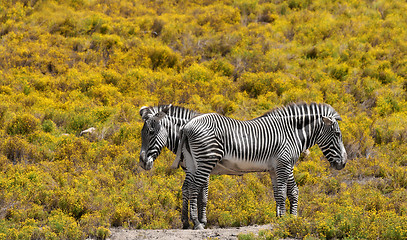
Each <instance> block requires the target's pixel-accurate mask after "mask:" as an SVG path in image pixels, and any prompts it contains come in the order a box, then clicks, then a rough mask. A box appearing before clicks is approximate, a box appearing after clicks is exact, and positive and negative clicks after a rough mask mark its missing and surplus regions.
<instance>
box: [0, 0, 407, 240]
mask: <svg viewBox="0 0 407 240" xmlns="http://www.w3.org/2000/svg"><path fill="white" fill-rule="evenodd" d="M0 42H1V44H0V173H1V174H0V239H85V238H87V237H93V238H100V239H104V238H106V236H108V235H109V228H111V227H124V228H143V229H150V228H181V220H180V207H181V185H182V182H183V178H184V176H185V174H184V172H183V171H182V170H180V169H179V170H176V171H174V170H170V169H169V166H170V164H171V163H172V161H173V159H174V158H175V155H174V154H173V153H171V152H169V151H168V150H164V151H163V152H162V154H161V155H160V157H159V158H158V159H157V160H156V162H155V165H154V168H153V169H152V170H151V171H144V170H142V169H141V168H140V167H139V166H138V157H139V151H140V145H141V136H140V131H141V127H142V125H143V122H142V120H141V118H140V116H139V109H140V107H141V106H144V105H147V106H153V105H159V104H168V103H172V104H173V105H178V106H183V107H187V108H191V109H194V110H196V111H199V112H203V113H205V112H218V113H221V114H224V115H226V116H229V117H233V118H237V119H240V120H247V119H251V118H254V117H257V116H259V115H262V114H264V113H265V112H267V111H268V110H270V109H273V108H274V107H277V106H282V105H285V104H288V103H291V102H300V101H304V102H325V103H328V104H330V105H332V106H333V107H334V108H335V109H336V110H337V112H339V113H340V115H341V116H342V119H343V121H342V122H340V127H341V130H342V133H343V138H344V139H343V140H344V144H345V147H346V149H347V152H348V156H349V161H348V164H347V166H346V167H345V169H343V170H341V171H336V170H333V169H330V168H329V163H328V162H327V161H326V159H325V158H324V157H323V155H322V153H321V151H320V150H319V148H318V147H317V146H315V147H313V148H312V149H310V152H311V153H310V154H309V155H307V156H303V157H302V158H301V159H300V161H299V163H298V164H297V166H296V167H295V169H294V174H295V178H296V181H297V183H298V185H299V188H300V195H299V217H298V218H293V217H291V216H286V217H283V218H276V217H275V202H274V199H273V197H272V187H271V181H270V178H269V176H268V174H267V173H258V174H247V175H244V176H242V177H231V176H211V180H210V184H209V204H208V225H209V227H213V226H220V227H227V226H244V225H250V224H264V223H273V224H274V226H275V228H273V230H270V231H263V232H261V233H260V236H259V238H260V239H273V238H281V237H288V236H291V237H299V238H304V237H306V238H310V239H311V238H322V239H331V238H364V239H378V238H379V239H406V238H407V190H406V188H407V127H406V126H407V3H406V1H398V0H386V1H384V0H377V1H375V0H334V1H327V0H314V1H310V0H288V1H283V0H272V1H265V0H226V1H216V0H200V1H198V0H192V1H186V0H156V1H149V0H122V1H118V0H117V1H115V0H21V1H19V0H0ZM90 127H95V128H96V131H95V132H94V133H93V134H86V135H83V136H80V135H79V133H80V132H81V131H83V130H85V129H88V128H90ZM240 238H241V239H251V238H254V235H251V234H248V235H242V236H240Z"/></svg>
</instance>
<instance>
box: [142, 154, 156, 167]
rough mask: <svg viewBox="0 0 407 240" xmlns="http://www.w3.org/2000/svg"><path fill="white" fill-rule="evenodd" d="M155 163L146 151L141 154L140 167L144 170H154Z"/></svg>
mask: <svg viewBox="0 0 407 240" xmlns="http://www.w3.org/2000/svg"><path fill="white" fill-rule="evenodd" d="M153 163H154V161H153V160H152V158H148V157H147V155H146V152H145V151H142V152H140V162H139V164H140V166H141V167H142V168H143V169H144V170H150V169H152V168H153Z"/></svg>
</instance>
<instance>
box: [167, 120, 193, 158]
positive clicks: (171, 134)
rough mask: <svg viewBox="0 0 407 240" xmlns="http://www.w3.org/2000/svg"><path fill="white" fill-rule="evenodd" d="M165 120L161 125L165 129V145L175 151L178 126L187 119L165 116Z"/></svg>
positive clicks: (177, 140)
mask: <svg viewBox="0 0 407 240" xmlns="http://www.w3.org/2000/svg"><path fill="white" fill-rule="evenodd" d="M166 120H167V121H165V122H164V124H163V126H164V127H165V129H166V130H167V133H168V136H167V142H166V145H165V146H166V147H167V148H168V149H169V150H170V151H171V152H173V153H175V154H176V153H177V149H178V143H179V132H180V128H181V127H182V126H183V125H184V124H185V123H186V122H187V121H188V120H189V119H181V118H175V117H171V116H169V117H167V118H166Z"/></svg>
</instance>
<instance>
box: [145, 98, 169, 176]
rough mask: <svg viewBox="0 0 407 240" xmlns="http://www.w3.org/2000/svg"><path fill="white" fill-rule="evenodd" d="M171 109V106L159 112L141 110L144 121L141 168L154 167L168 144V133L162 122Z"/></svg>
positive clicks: (147, 108) (148, 109)
mask: <svg viewBox="0 0 407 240" xmlns="http://www.w3.org/2000/svg"><path fill="white" fill-rule="evenodd" d="M170 107H171V105H168V106H166V107H164V108H163V109H162V110H161V111H159V112H155V111H153V110H152V108H149V107H142V108H141V109H140V115H141V118H142V119H143V120H144V126H143V128H142V129H141V151H140V166H141V167H142V168H143V169H145V170H150V169H151V168H152V167H153V164H154V160H155V159H156V158H157V157H158V155H160V152H161V150H162V149H163V147H164V146H165V144H166V142H167V136H168V132H167V130H166V129H165V128H164V127H163V125H162V121H161V120H162V119H163V118H165V116H167V114H168V110H169V109H170Z"/></svg>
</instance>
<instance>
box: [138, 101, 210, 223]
mask: <svg viewBox="0 0 407 240" xmlns="http://www.w3.org/2000/svg"><path fill="white" fill-rule="evenodd" d="M198 115H199V113H198V112H196V111H193V110H190V109H187V108H183V107H177V106H172V105H171V104H170V105H162V106H158V107H146V106H144V107H141V108H140V116H141V118H142V119H143V121H144V125H143V128H142V129H141V140H142V143H141V150H140V160H139V165H140V166H141V167H142V168H143V169H145V170H150V169H152V168H153V164H154V161H155V159H156V158H157V157H158V156H159V155H160V153H161V150H162V149H163V148H164V146H166V147H167V148H168V149H169V150H170V151H172V152H173V153H174V154H176V152H177V149H178V143H179V140H180V137H179V134H180V128H181V127H182V126H183V125H184V124H185V123H186V122H187V121H189V120H190V119H191V118H193V117H195V116H198ZM184 154H186V155H187V154H188V152H185V153H184ZM180 159H181V160H180V161H179V162H180V163H179V165H181V167H182V168H183V169H185V168H186V166H185V164H184V163H185V162H184V161H182V158H180ZM177 167H178V165H177ZM207 191H208V189H207V188H206V189H202V190H201V191H200V193H199V196H198V211H199V216H200V217H199V218H200V219H201V222H202V224H204V225H205V224H206V210H205V209H204V208H202V206H205V207H206V201H207V200H206V198H205V197H207V196H208V194H207ZM183 192H186V191H184V190H183ZM183 199H185V197H183ZM204 202H205V203H204ZM186 204H187V206H188V202H186ZM186 214H187V216H186V219H187V221H186V222H183V228H184V229H186V228H189V222H188V211H187V212H186Z"/></svg>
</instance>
